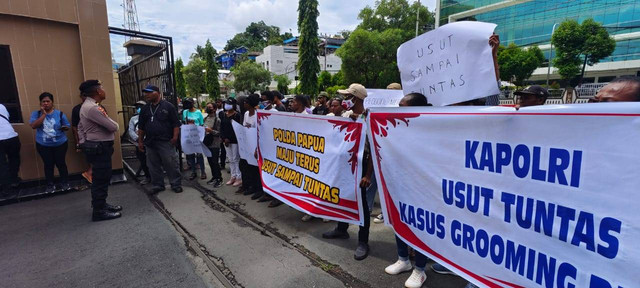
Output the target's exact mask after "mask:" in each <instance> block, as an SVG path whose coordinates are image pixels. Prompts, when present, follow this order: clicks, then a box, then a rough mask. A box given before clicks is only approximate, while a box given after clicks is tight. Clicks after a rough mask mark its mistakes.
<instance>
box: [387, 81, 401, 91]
mask: <svg viewBox="0 0 640 288" xmlns="http://www.w3.org/2000/svg"><path fill="white" fill-rule="evenodd" d="M387 90H402V85H400V83H395V82H394V83H391V84H389V85H387Z"/></svg>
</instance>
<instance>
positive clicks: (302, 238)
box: [194, 167, 467, 288]
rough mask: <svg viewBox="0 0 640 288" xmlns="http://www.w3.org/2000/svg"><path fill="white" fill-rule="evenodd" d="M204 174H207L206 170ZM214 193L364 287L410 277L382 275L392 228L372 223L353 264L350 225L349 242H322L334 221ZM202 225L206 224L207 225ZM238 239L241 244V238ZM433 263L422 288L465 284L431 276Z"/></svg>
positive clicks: (392, 253) (229, 191) (390, 255)
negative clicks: (364, 252) (365, 251)
mask: <svg viewBox="0 0 640 288" xmlns="http://www.w3.org/2000/svg"><path fill="white" fill-rule="evenodd" d="M207 171H209V169H208V167H207ZM223 177H224V178H225V179H228V177H229V175H228V173H226V171H224V172H223ZM194 181H195V180H194ZM205 182H206V180H204V181H203V180H198V184H199V185H200V186H201V187H205V188H207V189H210V190H214V189H213V187H212V186H210V185H207V184H206V183H205ZM215 190H216V192H213V193H212V195H213V197H215V198H216V199H219V200H221V201H222V202H224V203H226V204H227V205H229V206H231V207H234V209H235V210H237V211H240V212H241V213H242V214H244V215H246V216H248V217H249V218H251V219H253V221H256V222H258V223H261V224H262V225H263V226H266V227H269V230H271V231H274V232H275V233H276V234H278V235H280V236H281V237H284V238H286V239H287V241H288V242H290V243H292V244H294V245H298V246H301V247H303V248H304V249H302V250H308V252H310V254H313V255H312V257H317V258H320V259H322V260H323V261H322V262H323V263H325V265H327V266H333V267H335V266H337V267H339V268H340V269H341V270H342V271H344V272H345V273H347V274H349V275H351V276H352V277H354V278H357V279H358V280H360V281H362V282H364V284H365V285H366V286H370V287H404V281H406V279H407V278H408V277H409V275H410V272H408V273H403V274H401V275H395V276H392V275H388V274H386V273H385V272H384V268H385V267H386V266H388V265H390V264H392V263H394V262H395V261H396V260H397V257H398V256H397V250H396V244H395V237H394V234H393V231H392V230H391V228H389V227H386V226H384V224H375V223H373V221H372V222H371V229H370V237H369V245H370V248H371V252H370V254H369V257H368V258H366V259H365V260H363V261H356V260H354V259H353V253H354V251H355V248H356V246H357V238H358V227H357V226H355V225H351V226H350V227H349V234H350V235H351V237H350V239H348V240H341V239H335V240H328V239H324V238H322V233H323V232H326V231H329V230H331V229H333V228H335V226H336V223H335V222H329V223H323V222H322V220H321V219H313V220H312V221H310V222H302V221H301V218H302V216H303V215H304V214H303V213H301V212H298V211H297V210H295V209H293V208H290V207H288V206H286V205H284V204H283V205H281V206H279V207H276V208H268V207H267V204H268V202H265V203H258V202H257V201H255V200H251V199H250V196H242V195H239V194H235V193H234V192H235V191H236V190H237V188H235V187H231V186H226V185H223V186H222V187H220V188H217V189H215ZM379 207H380V205H379V203H376V205H375V208H374V212H373V213H372V215H378V214H380V208H379ZM203 224H205V225H206V223H203ZM239 240H242V241H244V239H239ZM260 248H261V247H260V246H259V245H258V246H257V247H252V248H248V249H255V251H256V252H257V253H264V251H261V249H260ZM433 263H434V262H433V261H429V263H428V264H427V271H426V273H427V281H426V282H425V284H424V285H423V287H431V288H461V287H464V286H465V285H466V283H467V282H466V281H465V280H463V279H462V278H460V277H458V276H455V275H440V274H436V273H434V272H433V271H432V270H431V269H430V266H431V265H432V264H433ZM285 279H286V277H285ZM247 287H250V286H247ZM264 287H267V286H264ZM325 287H326V286H325ZM332 287H333V286H332Z"/></svg>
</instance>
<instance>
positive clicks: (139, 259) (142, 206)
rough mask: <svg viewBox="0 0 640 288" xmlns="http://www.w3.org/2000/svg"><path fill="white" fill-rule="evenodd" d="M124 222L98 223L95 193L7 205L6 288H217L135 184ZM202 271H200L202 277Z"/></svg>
mask: <svg viewBox="0 0 640 288" xmlns="http://www.w3.org/2000/svg"><path fill="white" fill-rule="evenodd" d="M109 202H110V203H113V204H119V205H122V206H123V207H124V211H123V217H122V218H120V219H116V220H111V221H104V222H97V223H94V222H91V208H90V193H89V191H88V190H85V191H80V192H75V193H69V194H65V195H58V196H55V197H51V198H44V199H38V200H34V201H29V202H22V203H17V204H12V205H7V206H2V207H0V219H1V220H0V279H2V280H1V282H0V287H29V288H32V287H216V286H217V285H218V284H217V283H215V281H208V283H205V281H203V277H204V279H207V276H208V275H207V274H206V273H205V272H202V271H205V270H206V269H203V268H201V267H198V266H197V264H194V263H197V261H193V258H194V257H193V256H192V255H191V254H190V252H188V251H187V248H186V246H185V242H184V240H183V238H182V237H181V236H180V234H178V233H177V232H176V230H175V229H174V227H173V226H172V225H171V224H170V222H169V221H167V220H166V218H165V217H164V216H163V215H162V214H161V213H159V212H158V210H156V209H155V208H154V207H153V205H152V204H151V203H150V201H149V199H148V198H147V196H146V195H145V194H144V193H142V192H141V191H140V190H139V188H137V187H136V186H135V185H134V184H120V185H115V186H111V187H110V197H109ZM198 271H199V272H198Z"/></svg>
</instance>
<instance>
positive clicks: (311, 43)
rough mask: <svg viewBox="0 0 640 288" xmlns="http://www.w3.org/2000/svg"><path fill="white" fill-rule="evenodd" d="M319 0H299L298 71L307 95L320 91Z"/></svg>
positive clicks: (301, 84) (302, 88) (303, 91)
mask: <svg viewBox="0 0 640 288" xmlns="http://www.w3.org/2000/svg"><path fill="white" fill-rule="evenodd" d="M319 14H320V12H318V1H317V0H300V1H299V2H298V30H299V31H300V39H299V42H298V43H299V44H298V71H299V75H300V90H301V92H302V93H304V94H307V95H316V94H317V93H318V73H319V72H320V61H319V60H318V55H319V52H320V51H319V50H318V42H319V40H318V15H319Z"/></svg>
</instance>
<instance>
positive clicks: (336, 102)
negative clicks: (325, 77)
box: [327, 97, 345, 116]
mask: <svg viewBox="0 0 640 288" xmlns="http://www.w3.org/2000/svg"><path fill="white" fill-rule="evenodd" d="M329 111H330V112H331V113H329V114H327V116H342V114H343V113H344V112H345V110H344V107H343V106H342V98H340V97H336V98H333V99H331V101H329Z"/></svg>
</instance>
